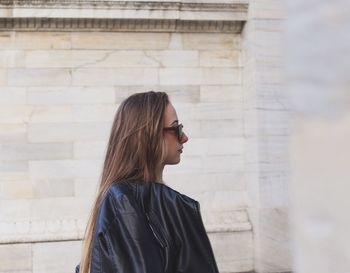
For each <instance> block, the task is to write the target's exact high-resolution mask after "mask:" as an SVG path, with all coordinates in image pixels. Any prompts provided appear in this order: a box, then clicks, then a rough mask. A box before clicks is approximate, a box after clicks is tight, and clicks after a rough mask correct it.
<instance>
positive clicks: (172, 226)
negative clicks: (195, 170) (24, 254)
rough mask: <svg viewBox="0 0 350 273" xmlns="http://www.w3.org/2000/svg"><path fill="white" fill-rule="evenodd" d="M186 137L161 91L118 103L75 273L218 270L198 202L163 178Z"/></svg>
mask: <svg viewBox="0 0 350 273" xmlns="http://www.w3.org/2000/svg"><path fill="white" fill-rule="evenodd" d="M187 141H188V137H187V135H186V134H185V133H184V132H183V126H182V124H181V123H179V121H178V118H177V114H176V111H175V109H174V107H173V106H172V104H171V103H170V101H169V98H168V95H167V94H166V93H164V92H153V91H150V92H145V93H137V94H134V95H132V96H130V97H128V98H127V99H126V100H125V101H123V103H122V104H121V105H120V107H119V109H118V111H117V113H116V116H115V119H114V122H113V126H112V129H111V134H110V138H109V142H108V146H107V152H106V157H105V160H104V165H103V171H102V176H101V183H100V187H99V192H98V196H97V198H96V201H95V204H94V207H93V210H92V213H91V216H90V220H89V222H88V226H87V230H86V234H85V240H84V245H83V253H82V259H81V263H80V268H79V266H77V268H76V272H80V273H88V272H90V273H180V272H181V273H218V269H217V265H216V262H215V258H214V254H213V251H212V248H211V245H210V242H209V239H208V236H207V234H206V231H205V229H204V226H203V222H202V219H201V215H200V208H199V203H198V202H197V201H195V200H193V199H191V198H190V197H188V196H186V195H184V194H181V193H179V192H177V191H175V190H173V189H171V188H170V187H168V186H166V185H165V184H164V182H163V169H164V166H165V165H167V164H177V163H179V162H180V157H181V153H182V151H183V144H184V143H186V142H187Z"/></svg>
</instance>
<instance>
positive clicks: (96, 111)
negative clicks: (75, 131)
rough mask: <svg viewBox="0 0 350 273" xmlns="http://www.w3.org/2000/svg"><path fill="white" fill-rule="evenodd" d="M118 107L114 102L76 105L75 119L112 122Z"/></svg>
mask: <svg viewBox="0 0 350 273" xmlns="http://www.w3.org/2000/svg"><path fill="white" fill-rule="evenodd" d="M117 108H118V107H117V106H116V105H113V104H99V105H75V106H74V107H73V120H74V122H101V121H102V122H112V121H113V119H114V115H115V113H116V111H117Z"/></svg>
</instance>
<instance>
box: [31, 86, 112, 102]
mask: <svg viewBox="0 0 350 273" xmlns="http://www.w3.org/2000/svg"><path fill="white" fill-rule="evenodd" d="M114 100H115V94H114V88H113V87H112V86H74V87H73V86H63V87H62V86H52V87H51V86H45V87H40V86H39V87H37V86H35V87H28V88H27V103H28V104H30V105H56V104H59V105H62V104H63V105H77V104H79V105H80V104H83V105H85V104H89V105H90V104H93V105H94V104H100V103H113V102H114Z"/></svg>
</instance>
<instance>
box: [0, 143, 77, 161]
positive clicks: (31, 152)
mask: <svg viewBox="0 0 350 273" xmlns="http://www.w3.org/2000/svg"><path fill="white" fill-rule="evenodd" d="M72 146H73V145H72V144H71V143H6V144H1V145H0V160H39V159H65V158H71V157H72V155H73V147H72Z"/></svg>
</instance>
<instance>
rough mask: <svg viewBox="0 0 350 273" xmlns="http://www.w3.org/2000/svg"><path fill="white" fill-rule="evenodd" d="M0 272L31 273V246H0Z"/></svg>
mask: <svg viewBox="0 0 350 273" xmlns="http://www.w3.org/2000/svg"><path fill="white" fill-rule="evenodd" d="M0 272H1V273H8V272H18V273H31V272H32V245H31V244H15V245H13V244H3V245H0Z"/></svg>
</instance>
